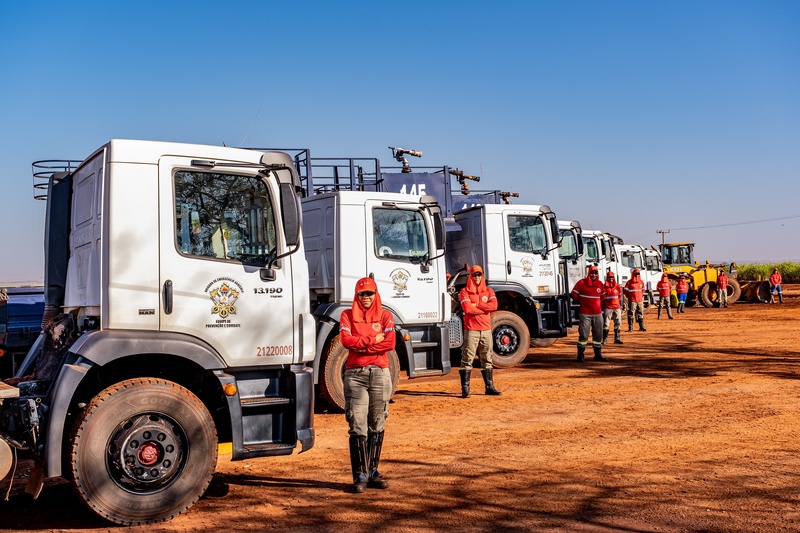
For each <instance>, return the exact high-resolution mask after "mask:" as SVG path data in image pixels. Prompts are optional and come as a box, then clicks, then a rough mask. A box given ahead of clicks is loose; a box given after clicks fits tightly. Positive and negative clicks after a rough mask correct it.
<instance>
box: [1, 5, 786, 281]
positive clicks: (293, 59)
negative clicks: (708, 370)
mask: <svg viewBox="0 0 800 533" xmlns="http://www.w3.org/2000/svg"><path fill="white" fill-rule="evenodd" d="M798 28H800V2H797V1H795V0H785V1H782V0H775V1H763V2H753V1H738V0H725V1H713V0H706V1H703V0H673V1H655V0H653V1H626V0H608V1H579V0H574V1H569V0H565V1H557V0H552V1H542V0H528V1H502V0H497V1H495V2H485V1H482V2H477V1H471V0H460V1H457V2H456V1H452V2H451V1H431V0H427V1H416V0H411V1H405V2H377V1H374V0H373V1H363V2H361V1H359V2H348V1H344V0H342V1H338V2H322V1H320V2H309V1H303V0H299V1H293V2H272V1H253V2H245V1H236V0H230V1H227V2H209V1H203V0H197V1H193V2H188V1H187V2H179V1H163V0H162V1H160V2H153V1H149V0H142V1H138V2H107V1H104V2H93V1H83V2H55V1H39V2H2V3H0V80H2V82H0V158H1V159H0V160H2V163H3V168H2V172H1V173H0V183H1V184H2V188H0V191H2V192H1V193H0V198H2V200H0V202H1V207H0V224H2V225H1V226H0V227H2V228H3V235H4V239H5V241H6V242H5V245H4V246H3V247H2V252H0V284H2V283H10V282H18V281H41V280H42V277H43V270H44V267H43V262H44V254H43V235H44V227H43V225H44V213H45V204H44V202H41V201H36V200H34V199H33V186H32V184H33V178H32V174H31V163H32V162H33V161H35V160H42V159H77V160H80V159H83V158H85V157H87V156H88V155H89V154H91V153H92V152H93V151H94V150H95V149H96V148H98V147H100V146H101V145H102V144H104V143H105V142H107V141H108V140H110V139H112V138H130V139H147V140H164V141H176V142H190V143H201V144H213V145H221V144H223V143H225V144H226V145H228V146H261V147H278V148H281V147H282V148H309V149H310V150H311V153H312V155H313V156H315V157H370V158H372V157H377V158H380V160H381V163H382V164H383V165H384V166H388V165H391V164H396V163H395V162H394V160H393V159H392V158H391V152H390V151H389V150H388V149H387V147H388V146H401V147H404V148H408V149H416V150H422V151H423V158H421V159H413V160H411V161H410V162H411V163H412V166H413V165H425V166H442V165H449V166H451V167H458V168H460V169H462V170H464V171H465V172H467V173H469V174H476V175H480V176H481V181H480V183H479V184H471V187H470V188H471V189H472V190H478V189H500V190H504V191H512V192H517V193H519V194H520V197H519V198H517V199H514V203H520V204H522V203H525V204H547V205H549V206H550V207H551V208H552V209H553V211H555V212H556V214H557V216H558V217H559V219H569V220H578V221H580V223H581V225H582V226H583V227H584V228H586V229H599V230H603V231H608V232H610V233H614V234H616V235H619V236H620V237H622V238H623V239H624V240H625V242H626V243H638V244H641V245H643V246H650V245H654V244H658V243H660V242H661V238H662V236H661V234H658V233H657V231H658V230H669V233H668V234H665V239H666V240H667V242H670V241H672V242H676V241H693V242H696V243H697V246H696V248H695V253H696V256H697V258H698V259H700V260H706V259H708V260H711V261H713V262H717V261H719V262H723V261H724V262H729V261H737V262H739V263H754V262H776V261H800V205H798V198H800V179H798V178H799V177H800V31H798ZM454 188H456V184H454Z"/></svg>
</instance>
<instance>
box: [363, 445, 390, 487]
mask: <svg viewBox="0 0 800 533" xmlns="http://www.w3.org/2000/svg"><path fill="white" fill-rule="evenodd" d="M367 446H368V451H369V464H368V468H367V472H369V476H368V478H369V479H368V480H367V487H369V488H371V489H388V488H389V482H388V481H386V480H385V479H383V476H382V475H381V473H380V472H378V463H380V461H381V448H383V431H381V432H379V433H370V434H369V436H368V437H367Z"/></svg>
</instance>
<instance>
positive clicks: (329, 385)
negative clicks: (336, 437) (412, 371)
mask: <svg viewBox="0 0 800 533" xmlns="http://www.w3.org/2000/svg"><path fill="white" fill-rule="evenodd" d="M386 355H387V357H388V358H389V372H390V373H391V375H392V396H394V391H396V390H397V384H398V383H399V382H400V359H399V358H398V357H397V352H396V351H394V350H390V351H389V352H388V353H387V354H386ZM346 363H347V348H345V347H344V346H342V340H341V338H340V337H339V335H336V336H335V337H333V338H332V339H331V341H330V343H329V344H328V349H327V350H325V354H324V355H323V356H322V361H321V362H320V366H319V372H320V375H319V378H318V379H317V381H318V382H319V389H320V393H321V394H322V397H323V398H325V401H327V402H328V403H329V404H330V406H331V407H332V408H334V409H335V410H338V411H341V412H344V406H345V399H344V367H345V364H346Z"/></svg>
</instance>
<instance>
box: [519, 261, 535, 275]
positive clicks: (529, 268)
mask: <svg viewBox="0 0 800 533" xmlns="http://www.w3.org/2000/svg"><path fill="white" fill-rule="evenodd" d="M520 263H522V277H523V278H529V277H531V276H533V260H532V259H531V258H530V257H523V258H522V261H520Z"/></svg>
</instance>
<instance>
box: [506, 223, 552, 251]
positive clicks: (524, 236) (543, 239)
mask: <svg viewBox="0 0 800 533" xmlns="http://www.w3.org/2000/svg"><path fill="white" fill-rule="evenodd" d="M508 240H509V244H510V245H511V249H512V250H514V251H515V252H527V253H533V254H544V253H545V252H546V251H547V231H546V229H545V226H544V223H543V222H542V219H541V218H540V217H536V216H525V215H509V216H508Z"/></svg>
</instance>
